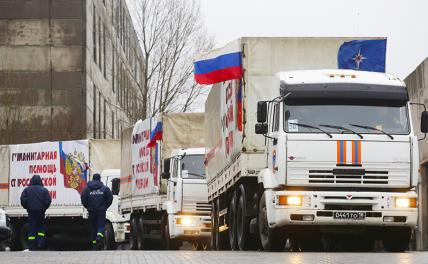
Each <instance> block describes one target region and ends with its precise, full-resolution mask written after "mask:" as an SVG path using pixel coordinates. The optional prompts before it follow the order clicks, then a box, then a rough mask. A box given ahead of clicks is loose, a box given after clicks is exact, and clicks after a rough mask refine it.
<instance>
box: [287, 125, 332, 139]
mask: <svg viewBox="0 0 428 264" xmlns="http://www.w3.org/2000/svg"><path fill="white" fill-rule="evenodd" d="M288 124H289V125H296V126H299V127H306V128H313V129H316V130H319V131H321V132H323V133H324V134H326V135H327V136H329V137H330V138H332V137H333V136H332V135H331V134H330V133H328V132H327V131H324V130H322V129H321V128H319V127H316V126H311V125H306V124H301V123H288Z"/></svg>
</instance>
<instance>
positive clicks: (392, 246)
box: [383, 227, 411, 252]
mask: <svg viewBox="0 0 428 264" xmlns="http://www.w3.org/2000/svg"><path fill="white" fill-rule="evenodd" d="M410 236H411V230H410V228H407V227H403V228H394V229H388V230H386V231H385V236H384V239H383V247H384V249H385V250H386V251H388V252H403V251H406V250H407V249H408V248H409V242H410Z"/></svg>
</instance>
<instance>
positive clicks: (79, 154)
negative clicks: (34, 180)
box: [9, 140, 89, 206]
mask: <svg viewBox="0 0 428 264" xmlns="http://www.w3.org/2000/svg"><path fill="white" fill-rule="evenodd" d="M61 157H62V158H63V159H61ZM88 157H89V142H88V140H75V141H62V142H42V143H34V144H20V145H11V146H10V177H9V189H10V192H9V194H10V196H9V205H10V206H20V197H21V193H22V191H23V190H24V188H25V187H27V186H28V185H29V183H30V179H31V177H32V176H33V175H35V174H38V175H40V177H41V178H42V181H43V185H44V186H45V187H46V188H47V189H48V190H49V193H50V195H51V197H52V205H81V202H80V193H79V192H80V191H81V189H82V188H83V187H84V186H86V181H87V178H86V175H87V173H86V164H87V163H88ZM64 158H65V159H64ZM62 163H63V164H62Z"/></svg>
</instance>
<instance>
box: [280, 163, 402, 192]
mask: <svg viewBox="0 0 428 264" xmlns="http://www.w3.org/2000/svg"><path fill="white" fill-rule="evenodd" d="M329 165H330V166H329ZM287 184H288V185H289V186H332V185H333V186H338V187H339V186H340V187H358V186H366V187H379V186H381V185H382V186H383V187H396V188H400V187H408V186H409V185H410V163H376V164H363V166H359V167H357V166H355V167H346V168H344V167H337V166H336V164H327V163H321V162H307V163H306V162H290V163H288V164H287Z"/></svg>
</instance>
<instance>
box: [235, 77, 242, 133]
mask: <svg viewBox="0 0 428 264" xmlns="http://www.w3.org/2000/svg"><path fill="white" fill-rule="evenodd" d="M237 90H238V91H237V92H236V108H237V111H236V114H237V118H236V122H237V126H238V131H241V132H242V81H241V80H239V85H238V86H237Z"/></svg>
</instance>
